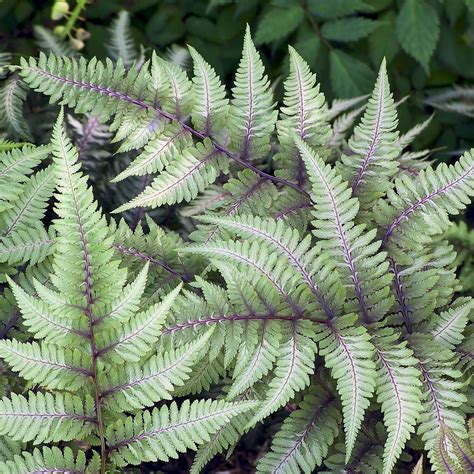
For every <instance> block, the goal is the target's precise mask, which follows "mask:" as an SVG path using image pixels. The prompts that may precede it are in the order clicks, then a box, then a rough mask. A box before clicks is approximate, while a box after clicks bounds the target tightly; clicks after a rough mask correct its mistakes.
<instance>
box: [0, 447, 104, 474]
mask: <svg viewBox="0 0 474 474" xmlns="http://www.w3.org/2000/svg"><path fill="white" fill-rule="evenodd" d="M94 458H95V459H94V460H92V461H91V462H90V465H89V466H87V464H88V463H87V461H86V455H85V454H84V452H83V451H78V452H77V453H74V451H73V450H72V449H71V448H69V447H66V448H64V450H61V449H60V448H58V447H57V446H53V447H52V448H48V447H45V448H43V449H42V450H39V449H38V448H35V449H34V450H33V451H32V452H27V451H24V452H23V453H22V454H21V455H19V454H18V455H16V456H15V457H14V458H13V459H12V460H9V461H6V462H4V463H0V472H9V473H11V474H24V473H26V472H28V473H32V472H54V473H57V474H62V473H64V474H86V473H88V472H91V473H93V472H94V470H93V469H90V470H88V469H87V468H88V467H92V468H93V463H95V464H96V465H98V464H100V461H99V460H98V459H97V456H94Z"/></svg>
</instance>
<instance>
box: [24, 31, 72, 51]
mask: <svg viewBox="0 0 474 474" xmlns="http://www.w3.org/2000/svg"><path fill="white" fill-rule="evenodd" d="M33 31H34V34H35V38H36V42H37V43H38V46H39V47H40V48H41V49H42V50H43V51H45V52H47V53H53V54H55V55H56V56H73V55H74V54H75V51H74V49H73V48H72V47H71V44H70V43H69V41H64V40H61V39H59V38H58V36H57V35H55V34H54V33H53V32H52V31H51V30H49V29H48V28H44V27H42V26H41V25H34V26H33Z"/></svg>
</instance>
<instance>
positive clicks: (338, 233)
mask: <svg viewBox="0 0 474 474" xmlns="http://www.w3.org/2000/svg"><path fill="white" fill-rule="evenodd" d="M296 143H297V146H298V148H299V150H300V153H301V156H302V159H303V161H304V162H305V164H306V168H307V171H308V176H309V179H310V181H311V183H312V195H313V196H314V202H315V203H316V204H315V206H314V211H313V216H314V218H315V219H314V220H313V226H314V230H313V234H314V235H315V236H316V237H318V238H319V239H321V246H322V248H323V250H325V251H327V252H328V253H329V254H330V255H331V256H333V258H334V259H336V261H337V262H338V264H339V267H340V268H341V272H342V274H343V276H344V280H343V283H345V284H347V285H348V286H350V287H351V288H352V292H353V293H352V295H348V297H349V298H350V299H352V301H349V304H348V306H347V308H346V310H347V312H353V311H358V312H359V314H360V316H361V318H362V320H363V321H364V322H365V323H369V322H373V321H377V320H380V319H381V318H382V317H383V316H384V314H385V313H386V312H387V311H388V310H389V309H390V306H391V301H392V300H391V298H390V286H389V285H390V282H391V275H390V274H389V273H388V272H387V270H388V263H387V262H386V259H385V254H384V253H383V252H378V250H379V248H380V242H379V241H376V240H375V236H376V230H369V231H366V230H365V225H364V224H359V225H354V219H355V217H356V215H357V212H358V210H359V202H358V200H357V198H353V197H352V198H351V190H350V188H349V187H348V186H347V183H345V182H344V181H342V178H341V177H340V176H339V175H338V174H337V173H336V171H335V169H334V168H331V166H330V165H328V164H325V163H324V162H323V160H322V159H321V158H320V157H319V156H318V155H317V154H316V153H315V152H314V150H312V149H311V148H310V147H309V146H308V145H307V144H306V143H304V142H303V141H302V140H300V139H297V142H296ZM369 262H370V263H369Z"/></svg>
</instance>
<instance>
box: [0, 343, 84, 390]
mask: <svg viewBox="0 0 474 474" xmlns="http://www.w3.org/2000/svg"><path fill="white" fill-rule="evenodd" d="M0 357H1V358H2V359H4V360H5V361H6V362H7V363H8V365H9V366H10V367H11V368H12V370H13V371H15V372H18V373H19V374H20V375H21V376H22V377H23V378H24V379H26V380H30V381H31V382H32V383H34V384H37V385H40V386H42V387H44V388H47V389H49V390H68V391H75V390H77V389H78V388H79V387H81V386H83V385H84V383H86V381H87V379H88V377H90V376H91V375H92V372H91V360H90V354H89V353H87V352H83V351H81V350H78V349H64V348H59V347H58V346H55V345H53V344H44V343H43V344H41V345H39V344H38V343H36V342H33V343H22V342H18V341H16V340H12V341H8V340H5V341H0Z"/></svg>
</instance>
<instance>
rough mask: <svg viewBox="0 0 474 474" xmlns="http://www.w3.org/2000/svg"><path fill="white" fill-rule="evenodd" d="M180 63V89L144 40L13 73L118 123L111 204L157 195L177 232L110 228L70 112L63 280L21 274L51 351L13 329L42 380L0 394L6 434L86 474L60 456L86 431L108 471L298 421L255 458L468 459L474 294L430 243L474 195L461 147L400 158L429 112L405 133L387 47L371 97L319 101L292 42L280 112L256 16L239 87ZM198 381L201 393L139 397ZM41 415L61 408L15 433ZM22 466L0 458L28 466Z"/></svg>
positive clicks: (436, 464)
mask: <svg viewBox="0 0 474 474" xmlns="http://www.w3.org/2000/svg"><path fill="white" fill-rule="evenodd" d="M190 55H191V57H192V59H193V65H194V66H193V77H192V79H189V78H188V75H187V73H186V72H185V71H184V70H183V69H181V68H180V67H179V66H177V65H176V64H173V63H169V62H167V61H165V60H163V59H161V58H159V57H158V56H157V55H156V54H153V55H152V57H151V59H150V60H148V61H146V62H145V63H144V64H143V65H142V66H141V68H129V69H127V68H126V67H125V66H124V64H123V61H121V60H120V59H119V60H118V61H117V62H116V63H113V62H112V61H110V60H107V61H105V62H100V61H97V60H96V59H93V60H91V61H89V62H87V61H86V60H85V59H83V58H81V59H76V58H69V57H59V56H55V55H53V54H50V55H48V56H46V55H45V54H41V55H40V57H39V58H38V59H36V58H28V59H26V58H25V59H23V60H22V62H21V67H20V69H19V71H18V73H19V75H20V76H21V77H22V79H23V80H24V81H25V83H26V84H28V85H29V86H30V87H31V88H33V89H35V90H37V91H38V92H41V93H43V94H45V95H47V96H49V97H50V100H51V101H52V102H57V103H60V104H61V105H63V106H69V107H71V108H72V109H74V111H75V112H76V113H77V114H91V116H93V117H96V118H97V120H99V121H100V122H101V123H108V124H109V130H110V131H111V132H112V133H113V135H114V136H113V138H112V140H111V141H112V142H113V143H119V142H120V145H118V149H117V153H118V154H121V153H133V154H134V159H133V160H132V161H131V162H130V163H129V164H128V165H127V166H126V167H125V168H124V169H122V170H120V172H119V173H118V174H117V176H116V177H115V178H114V181H115V182H116V183H117V186H119V187H120V186H122V184H121V183H123V182H125V180H127V179H130V177H132V176H146V175H150V176H151V179H152V181H151V184H150V185H149V186H148V187H147V188H146V189H145V190H144V191H143V192H141V193H140V194H139V195H137V196H136V197H134V198H133V199H131V201H129V202H123V203H122V204H121V205H120V206H119V208H118V209H116V210H115V211H114V213H119V212H123V211H128V210H130V209H135V208H138V209H142V211H143V212H147V209H149V208H152V209H153V208H158V207H160V208H163V209H164V211H165V212H167V213H168V222H169V223H170V225H171V226H173V227H174V228H176V227H178V228H179V229H180V233H181V234H182V235H181V236H180V237H177V236H175V235H174V234H167V233H166V232H165V231H164V230H163V229H160V228H158V227H157V226H156V224H155V223H153V221H152V220H151V218H150V216H148V219H147V221H146V222H147V223H146V225H145V226H144V227H142V226H140V225H139V226H137V228H136V229H135V230H134V231H132V230H130V229H129V228H128V227H127V225H126V224H125V223H124V222H123V221H122V222H121V223H119V224H116V223H114V222H111V223H110V224H107V223H106V221H105V218H104V217H103V216H102V215H101V214H100V212H99V211H97V205H96V204H94V201H93V197H92V191H91V190H90V188H87V187H86V183H85V181H86V178H85V176H83V175H81V174H80V173H79V171H78V170H79V166H78V164H77V163H76V161H77V153H76V152H75V151H74V149H73V147H71V144H70V142H69V141H68V139H67V137H66V136H65V134H64V131H63V130H62V128H61V122H62V115H61V116H60V119H59V121H58V123H57V124H56V126H55V129H54V132H53V139H52V150H53V157H54V165H53V166H54V167H55V171H54V172H55V176H56V184H57V186H58V194H57V200H58V203H57V205H56V212H57V215H58V218H59V219H58V220H56V221H55V222H54V224H53V226H52V227H53V228H54V231H55V232H56V234H57V237H56V241H55V246H54V264H53V271H52V272H51V285H52V286H47V285H45V284H38V283H36V284H35V285H34V286H35V290H36V292H37V294H38V296H37V297H34V296H31V295H28V293H27V292H26V291H24V290H22V289H21V287H20V286H19V285H18V284H17V283H13V282H12V283H11V285H12V289H13V292H14V293H15V296H16V298H17V302H18V305H19V307H20V309H21V311H22V313H23V318H24V324H25V325H26V326H27V328H28V330H29V331H31V332H32V333H33V334H34V335H35V337H36V338H37V339H40V341H41V342H40V343H38V342H18V341H16V340H11V341H6V342H3V343H2V345H1V352H0V355H1V356H2V357H3V358H4V359H5V360H6V361H7V362H8V363H9V364H10V365H11V366H12V368H13V369H14V370H16V371H18V372H20V374H21V375H22V376H23V377H24V378H26V379H27V380H29V381H30V382H31V383H33V384H38V385H41V386H43V388H45V389H46V390H47V392H46V394H44V393H43V392H40V393H41V395H40V394H36V393H33V394H31V395H28V397H24V396H23V395H15V394H13V395H12V396H11V398H8V399H4V401H3V407H2V408H3V410H0V430H1V432H2V433H4V434H7V435H9V436H11V437H13V438H14V439H20V440H22V441H25V442H37V443H51V442H53V443H54V442H59V441H62V442H63V444H66V445H67V446H66V447H65V448H64V451H63V454H55V453H58V452H57V451H56V448H46V447H45V448H44V449H43V452H42V454H41V453H39V452H38V454H37V456H36V459H38V460H40V461H38V462H40V463H41V462H43V459H44V460H50V459H52V458H57V459H59V460H60V461H59V462H60V463H68V464H71V465H72V463H74V462H75V463H76V465H78V466H79V468H77V469H79V470H81V469H82V470H84V467H83V466H84V463H85V460H84V459H83V458H82V457H81V456H77V457H76V458H74V455H73V454H72V453H71V452H70V451H69V449H72V450H73V452H74V449H75V448H76V447H77V444H75V443H74V442H73V441H74V440H76V438H77V440H80V442H81V443H82V444H86V445H87V446H89V445H91V446H92V448H91V449H92V450H93V451H96V452H97V455H95V457H88V458H87V459H92V461H91V467H89V469H90V470H94V469H95V470H102V472H103V471H104V470H105V469H107V463H109V464H110V466H114V465H115V466H118V467H121V466H125V465H127V464H138V463H140V462H145V461H152V460H156V459H161V460H167V459H168V457H172V456H175V455H176V454H177V452H181V451H183V450H185V449H186V448H193V449H195V448H197V453H196V456H195V458H194V463H193V465H192V467H191V472H199V471H201V470H202V469H204V468H205V466H206V465H207V463H208V462H209V461H211V459H212V458H213V457H214V456H216V455H217V454H219V453H222V452H223V451H227V452H228V453H229V452H232V450H233V449H234V447H235V446H236V444H237V443H238V442H239V439H240V438H241V437H242V436H245V435H246V434H247V433H248V432H249V431H250V430H253V429H254V428H255V427H256V426H257V425H258V424H260V423H269V424H272V423H275V420H276V418H277V417H276V414H277V413H278V414H280V415H281V414H282V413H287V412H290V414H289V415H288V416H286V418H285V419H284V420H283V422H282V424H281V427H279V429H278V430H277V432H276V434H275V436H274V437H273V439H272V441H271V442H268V443H267V444H268V445H269V448H268V451H267V452H266V453H265V454H264V455H262V456H261V457H260V459H259V460H258V462H257V466H256V470H257V471H258V472H265V473H267V472H280V473H283V472H285V473H293V472H300V471H301V472H312V471H313V470H315V469H319V470H321V472H326V471H328V470H329V472H339V471H349V472H354V471H355V472H357V471H359V472H376V473H378V472H383V473H389V472H393V471H394V470H395V469H396V463H397V461H398V460H399V459H401V458H403V459H404V460H405V461H407V462H411V461H410V457H409V455H408V454H406V453H404V450H407V451H408V453H412V452H413V451H414V450H415V451H420V450H422V451H426V452H427V454H428V459H429V461H430V463H431V466H432V468H433V469H434V470H435V471H436V472H457V471H460V470H462V469H471V468H472V466H473V462H474V461H473V459H474V456H473V454H472V452H471V448H470V447H469V445H468V444H467V442H466V439H467V437H468V429H467V426H468V425H467V423H466V418H467V417H468V416H470V415H471V414H472V407H471V405H470V403H469V399H470V396H471V395H472V386H471V384H470V375H471V371H472V337H471V335H472V329H471V328H472V326H471V325H470V319H471V317H472V316H471V313H472V308H473V302H472V300H471V299H470V298H469V297H466V296H459V295H458V293H459V291H460V290H461V288H460V285H459V282H458V280H457V278H456V265H455V253H454V251H453V248H452V246H450V245H449V244H448V243H447V242H446V240H445V238H444V237H443V236H444V233H445V231H446V230H447V229H448V228H449V225H450V219H449V216H450V215H453V214H459V213H460V212H461V211H462V210H463V209H464V208H465V207H466V205H467V204H468V203H469V202H470V198H471V196H472V195H473V194H474V156H473V154H472V152H467V153H465V154H464V155H463V156H462V157H461V158H460V159H459V160H458V161H457V162H456V163H454V164H452V165H447V164H441V165H438V166H431V165H430V164H429V163H428V162H427V161H426V157H427V156H428V154H429V152H428V151H423V152H420V153H414V152H411V151H407V150H406V148H407V147H408V146H409V145H410V143H411V141H412V140H413V138H414V137H415V136H416V135H417V134H418V133H421V132H422V130H423V129H424V128H425V127H426V126H427V124H428V123H429V120H428V121H425V122H423V123H422V124H420V125H419V126H417V127H415V128H414V129H412V130H409V131H408V132H407V133H405V134H403V135H400V134H399V132H398V130H397V126H398V117H397V106H398V103H396V102H395V101H394V98H393V96H392V93H391V91H390V85H389V80H388V75H387V70H386V65H385V61H383V62H382V65H381V67H380V70H379V74H378V78H377V81H376V84H375V87H374V90H373V92H372V94H371V96H370V98H369V99H368V102H367V105H366V106H365V107H360V106H359V107H358V105H359V104H360V102H361V101H362V100H364V98H363V99H360V98H357V99H354V100H351V101H344V102H336V103H334V104H333V106H332V107H331V108H329V107H328V105H327V104H326V101H325V97H324V95H323V94H322V93H321V91H320V90H319V85H318V84H317V81H316V76H315V75H314V74H313V73H312V72H311V70H310V68H309V66H308V65H307V64H306V63H305V61H304V60H303V59H302V58H301V57H300V56H299V55H298V53H297V52H296V51H295V50H293V49H291V48H290V74H289V76H288V78H287V79H286V80H285V82H284V90H285V94H284V99H283V104H282V105H281V107H280V108H279V109H278V108H277V106H276V104H275V103H274V99H273V95H272V88H271V85H270V83H269V80H268V78H267V76H266V74H265V69H264V66H263V62H262V60H261V58H260V56H259V54H258V52H257V50H256V48H255V46H254V44H253V42H252V39H251V35H250V31H249V30H247V33H246V35H245V38H244V46H243V53H242V60H241V62H240V64H239V66H238V69H237V73H236V80H235V85H234V87H233V88H232V90H231V98H230V99H229V98H228V95H227V93H226V90H225V87H224V85H223V84H222V83H221V81H220V80H219V78H218V76H217V75H216V73H215V71H214V70H213V69H212V67H211V66H210V65H209V64H208V63H207V62H206V61H205V60H204V59H203V58H202V57H201V56H200V55H199V53H198V52H197V51H196V50H195V49H193V48H190ZM353 107H356V108H353ZM361 113H362V114H363V115H362V118H361V120H360V122H359V123H358V124H357V125H356V127H355V128H354V130H353V133H352V135H351V136H350V137H349V138H348V139H347V140H346V135H347V132H348V131H349V130H350V128H351V125H350V124H351V123H352V122H353V121H354V120H355V119H356V117H357V116H358V115H360V114H361ZM420 160H421V161H420ZM188 203H189V204H188ZM147 230H149V233H148V234H146V233H145V232H146V231H147ZM183 237H184V238H183ZM190 241H191V242H192V243H191V242H190ZM114 249H115V253H114ZM153 253H154V254H155V255H153ZM114 255H115V256H114ZM117 255H123V256H124V258H123V260H122V263H120V261H119V260H118V259H117V258H116V256H117ZM152 266H154V267H155V271H156V277H157V279H156V280H155V279H154V278H149V279H148V280H147V275H151V274H152V273H151V267H152ZM126 269H127V270H128V271H126ZM129 273H130V274H131V275H132V277H130V276H129V277H127V274H129ZM163 276H165V279H163V278H162V277H163ZM179 281H182V282H183V283H184V284H185V285H186V287H185V288H184V289H183V291H182V292H180V294H179V295H178V294H177V293H178V291H177V290H176V285H177V284H178V282H179ZM147 286H148V288H146V287H147ZM165 294H167V295H166V296H165ZM143 295H145V300H144V301H143ZM157 301H159V302H157ZM151 302H153V305H152V306H151V307H150V308H148V309H143V308H142V306H145V308H147V307H148V304H151ZM44 318H46V319H47V320H48V321H46V323H47V325H46V326H44V324H46V323H45V321H44ZM65 346H67V348H66V347H65ZM71 347H72V349H70V348H71ZM86 349H87V350H86ZM26 358H30V359H31V358H35V359H38V360H41V361H43V362H42V363H44V365H43V366H41V367H42V368H41V369H39V368H38V367H39V365H35V367H37V370H33V369H32V367H33V366H30V365H29V364H28V363H26V362H25V361H26ZM45 359H47V360H49V363H51V362H53V363H54V364H56V365H55V366H54V367H55V368H54V369H52V368H50V367H51V366H50V365H48V362H46V363H45V362H44V361H45ZM35 364H36V363H35ZM38 364H41V363H40V362H38ZM58 365H59V366H61V368H59V367H58ZM167 367H168V369H167V370H165V369H166V368H167ZM168 370H169V375H165V376H161V373H162V372H166V373H167V374H168ZM71 372H73V373H74V375H73V374H71ZM152 374H155V379H154V380H153V381H151V382H148V380H149V377H150V376H151V375H152ZM156 374H160V375H156ZM81 377H82V378H83V380H84V382H81ZM152 378H153V377H152ZM145 379H146V380H147V381H145ZM137 380H138V382H135V381H137ZM86 381H87V383H86ZM75 384H76V385H75ZM65 390H66V391H67V390H69V391H72V392H73V394H71V396H70V397H69V398H67V399H65V398H64V391H65ZM199 393H204V394H206V396H207V397H211V398H210V399H209V400H208V401H193V402H188V401H185V402H183V403H182V404H181V406H180V408H179V409H178V406H177V405H176V404H175V403H176V402H173V403H172V404H171V405H170V406H169V407H166V406H164V407H155V408H153V410H152V411H147V410H146V408H147V407H152V406H154V405H155V404H156V403H157V402H159V401H160V400H162V399H167V398H171V397H174V398H179V399H180V398H181V397H189V396H192V397H194V396H195V395H197V394H199ZM38 397H39V398H38ZM74 397H76V398H74ZM212 398H216V400H212ZM65 400H67V402H66V401H65ZM67 403H69V405H68V404H67ZM63 405H64V406H63ZM38 407H40V408H43V409H44V410H43V411H46V412H47V413H49V412H48V411H47V410H52V409H53V410H56V411H58V409H59V408H61V410H62V411H61V413H64V414H65V419H64V420H63V421H60V418H57V419H56V418H55V420H56V421H54V423H56V424H55V425H54V426H53V425H52V424H51V425H49V424H48V425H47V426H46V425H42V424H41V421H38V420H41V418H38V417H36V418H35V421H32V422H31V424H29V423H28V422H25V423H16V421H17V418H15V416H16V415H15V413H16V414H18V413H21V414H24V415H25V416H26V417H28V416H29V415H31V414H34V413H35V412H34V410H35V409H37V408H38ZM15 410H16V411H15ZM1 413H3V418H2V414H1ZM2 419H3V421H2ZM48 423H49V422H48ZM52 423H53V422H52ZM51 427H53V429H51ZM197 445H199V447H198V446H197ZM97 447H98V449H96V448H97ZM53 450H54V452H53ZM99 457H100V462H99ZM418 458H419V456H417V457H416V459H413V466H414V465H415V464H416V463H417V462H418V461H419V459H418ZM14 459H16V461H15V460H14V461H7V464H6V466H13V465H15V462H16V463H17V464H19V463H24V465H27V466H28V465H29V464H28V463H31V462H32V460H31V457H30V456H28V454H24V455H23V460H22V461H20V460H19V459H20V458H18V457H17V458H14ZM47 462H48V463H49V461H47ZM8 463H9V464H8ZM12 463H13V464H12ZM99 465H100V467H99ZM466 466H467V467H466ZM9 468H10V469H13V467H9Z"/></svg>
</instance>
